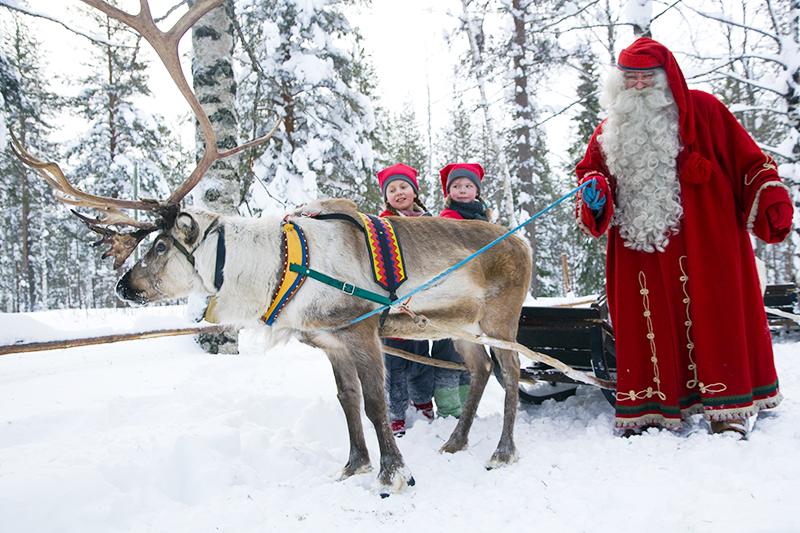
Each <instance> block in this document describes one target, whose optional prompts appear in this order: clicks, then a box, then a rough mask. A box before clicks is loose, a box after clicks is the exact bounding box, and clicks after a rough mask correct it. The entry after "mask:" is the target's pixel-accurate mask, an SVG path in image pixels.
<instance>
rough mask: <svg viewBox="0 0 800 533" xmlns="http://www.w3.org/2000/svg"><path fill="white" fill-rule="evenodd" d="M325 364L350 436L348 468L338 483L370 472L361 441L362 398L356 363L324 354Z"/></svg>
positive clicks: (362, 439) (331, 352) (363, 444)
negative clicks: (330, 372) (327, 364)
mask: <svg viewBox="0 0 800 533" xmlns="http://www.w3.org/2000/svg"><path fill="white" fill-rule="evenodd" d="M327 355H328V360H329V361H330V362H331V366H332V367H333V376H334V379H335V380H336V390H337V394H336V397H337V398H338V399H339V404H341V406H342V410H343V411H344V417H345V419H346V420H347V431H348V433H349V434H350V457H349V458H348V461H347V464H346V465H344V468H343V469H342V471H341V472H340V473H339V475H338V476H337V479H338V480H339V481H341V480H343V479H347V478H349V477H350V476H353V475H355V474H363V473H365V472H370V471H372V466H371V465H370V460H369V451H368V450H367V443H366V441H365V440H364V428H363V427H362V425H361V396H360V394H359V393H360V392H361V391H360V389H361V387H360V386H359V383H358V371H357V370H356V365H355V362H354V361H353V359H352V358H351V357H349V356H348V355H342V354H340V353H337V352H336V351H333V350H331V351H329V352H327Z"/></svg>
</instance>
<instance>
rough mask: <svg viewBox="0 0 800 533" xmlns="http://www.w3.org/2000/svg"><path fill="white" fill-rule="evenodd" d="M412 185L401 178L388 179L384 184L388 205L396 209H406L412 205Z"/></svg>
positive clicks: (414, 194) (413, 194)
mask: <svg viewBox="0 0 800 533" xmlns="http://www.w3.org/2000/svg"><path fill="white" fill-rule="evenodd" d="M416 197H417V195H416V193H414V187H412V186H411V184H410V183H408V182H407V181H403V180H394V181H390V182H389V185H387V186H386V201H387V202H388V203H389V205H390V206H392V207H394V208H395V209H398V210H408V209H411V206H412V205H414V198H416Z"/></svg>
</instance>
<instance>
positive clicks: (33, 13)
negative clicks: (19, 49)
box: [0, 0, 130, 48]
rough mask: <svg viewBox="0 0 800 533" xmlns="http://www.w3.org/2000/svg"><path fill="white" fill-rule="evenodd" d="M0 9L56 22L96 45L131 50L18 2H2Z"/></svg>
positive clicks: (126, 46)
mask: <svg viewBox="0 0 800 533" xmlns="http://www.w3.org/2000/svg"><path fill="white" fill-rule="evenodd" d="M0 7H6V8H8V9H10V10H12V11H17V12H19V13H22V14H24V15H28V16H31V17H36V18H41V19H44V20H49V21H51V22H55V23H56V24H60V25H61V26H63V27H64V28H66V29H68V30H69V31H71V32H72V33H75V34H77V35H80V36H82V37H86V38H87V39H89V40H90V41H92V42H95V43H99V44H105V45H108V46H119V47H124V48H129V47H130V46H129V45H125V44H121V43H116V42H113V41H109V40H108V39H103V38H102V37H98V36H97V35H90V34H88V33H86V32H84V31H83V30H81V29H78V28H76V27H75V26H73V25H72V24H70V23H69V22H66V21H64V20H62V19H60V18H59V17H57V16H55V15H51V14H49V13H45V12H42V11H34V10H32V9H28V8H27V7H25V6H22V5H20V3H19V2H18V1H17V0H0Z"/></svg>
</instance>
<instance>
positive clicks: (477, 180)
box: [439, 163, 483, 197]
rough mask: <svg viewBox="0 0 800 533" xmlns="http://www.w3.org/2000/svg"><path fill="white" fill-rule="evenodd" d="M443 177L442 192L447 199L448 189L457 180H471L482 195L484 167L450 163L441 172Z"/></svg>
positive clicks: (475, 164)
mask: <svg viewBox="0 0 800 533" xmlns="http://www.w3.org/2000/svg"><path fill="white" fill-rule="evenodd" d="M439 175H440V176H441V177H442V190H443V191H444V195H445V197H447V188H448V187H450V184H451V183H453V180H455V179H457V178H469V179H470V180H472V183H474V184H475V186H476V187H477V188H478V194H480V193H481V180H482V179H483V167H482V166H480V165H479V164H478V163H450V164H449V165H447V166H446V167H444V168H443V169H442V170H440V171H439Z"/></svg>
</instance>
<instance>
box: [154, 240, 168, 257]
mask: <svg viewBox="0 0 800 533" xmlns="http://www.w3.org/2000/svg"><path fill="white" fill-rule="evenodd" d="M166 251H167V245H166V244H165V243H164V241H158V242H157V243H156V253H159V254H163V253H164V252H166Z"/></svg>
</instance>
